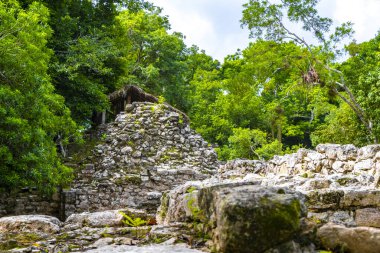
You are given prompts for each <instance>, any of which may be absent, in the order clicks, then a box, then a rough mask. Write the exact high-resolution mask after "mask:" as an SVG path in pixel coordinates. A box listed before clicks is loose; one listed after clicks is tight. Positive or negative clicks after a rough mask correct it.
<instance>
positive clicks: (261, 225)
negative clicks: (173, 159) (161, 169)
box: [158, 182, 306, 252]
mask: <svg viewBox="0 0 380 253" xmlns="http://www.w3.org/2000/svg"><path fill="white" fill-rule="evenodd" d="M303 199H304V197H303V196H302V194H299V193H295V192H292V191H288V190H287V189H283V188H267V187H261V186H257V185H255V184H252V183H229V184H228V183H225V184H216V185H212V183H210V185H207V184H206V185H205V184H204V185H201V184H198V185H196V183H195V184H194V182H193V185H191V184H190V183H189V184H187V185H185V186H182V187H179V188H176V189H174V190H172V191H171V192H170V193H169V195H168V197H166V199H164V200H163V205H167V207H166V208H165V209H166V210H167V212H166V213H165V214H164V216H165V217H164V218H162V217H160V219H161V221H163V222H164V223H165V224H170V223H171V222H176V221H186V220H195V221H199V222H201V223H203V224H205V230H206V231H208V232H209V233H211V234H212V238H213V241H214V245H215V248H216V250H217V251H218V252H263V251H265V250H268V249H270V248H272V247H274V246H277V245H279V244H281V243H285V242H287V241H289V240H292V238H293V237H294V236H296V235H297V233H298V232H299V230H300V220H301V218H302V217H305V214H306V207H305V206H304V204H303ZM164 202H166V203H164ZM162 215H163V214H162V213H159V214H158V216H162ZM268 235H271V236H268ZM252 238H255V240H252Z"/></svg>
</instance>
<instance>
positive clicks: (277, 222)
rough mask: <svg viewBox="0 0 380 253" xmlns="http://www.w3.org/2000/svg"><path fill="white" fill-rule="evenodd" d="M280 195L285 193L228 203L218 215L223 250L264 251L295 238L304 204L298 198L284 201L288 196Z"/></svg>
mask: <svg viewBox="0 0 380 253" xmlns="http://www.w3.org/2000/svg"><path fill="white" fill-rule="evenodd" d="M281 196H285V195H283V194H281V195H277V196H275V197H271V198H266V197H263V198H261V199H260V201H259V203H256V204H252V205H237V204H234V205H229V203H225V204H224V210H223V212H222V213H221V214H222V217H220V218H218V220H219V222H222V223H224V224H223V225H222V229H221V230H220V231H219V235H218V236H219V239H218V240H219V241H220V244H221V245H222V248H221V250H222V251H223V252H245V250H248V249H250V250H252V252H263V251H265V250H267V249H269V248H271V247H272V246H273V245H278V244H280V243H283V242H286V241H288V240H290V239H292V238H293V236H294V235H295V234H296V233H297V232H298V231H299V229H300V218H301V216H302V210H301V204H300V202H299V200H297V199H293V200H288V201H284V199H286V197H284V199H281ZM220 225H221V224H218V226H220ZM252 238H255V240H252ZM242 244H244V245H242Z"/></svg>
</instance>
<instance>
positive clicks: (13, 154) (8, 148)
mask: <svg viewBox="0 0 380 253" xmlns="http://www.w3.org/2000/svg"><path fill="white" fill-rule="evenodd" d="M0 20H1V22H0V59H1V61H0V175H1V177H0V187H6V188H12V187H20V186H30V185H32V186H37V187H39V188H40V189H42V190H44V191H50V190H53V189H54V187H55V186H57V185H60V184H62V183H65V182H67V181H68V180H69V179H70V172H71V170H70V169H69V168H67V167H65V166H63V165H62V164H61V163H60V161H59V159H58V154H57V150H56V145H57V143H56V142H55V141H54V140H58V142H62V141H65V140H67V138H69V137H72V136H74V135H76V125H75V123H74V122H73V121H72V120H71V118H70V111H69V110H68V108H67V107H66V106H65V105H64V99H63V97H61V96H59V95H57V94H55V92H54V87H53V86H52V84H51V82H50V77H49V76H48V74H47V70H48V63H49V60H50V57H51V55H52V51H51V50H49V49H48V48H47V47H46V44H47V40H48V38H49V37H50V35H51V32H52V31H51V29H50V27H49V25H48V21H49V12H48V9H47V8H45V7H44V6H43V5H42V4H40V3H37V2H34V3H32V4H30V5H29V6H28V7H27V8H26V9H25V10H24V9H23V8H21V6H20V4H19V3H18V1H16V0H4V1H1V2H0Z"/></svg>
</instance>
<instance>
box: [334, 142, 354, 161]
mask: <svg viewBox="0 0 380 253" xmlns="http://www.w3.org/2000/svg"><path fill="white" fill-rule="evenodd" d="M357 152H358V149H357V148H356V147H355V146H354V145H352V144H347V145H342V146H340V147H339V148H338V150H337V158H338V159H339V160H340V161H349V160H356V158H357Z"/></svg>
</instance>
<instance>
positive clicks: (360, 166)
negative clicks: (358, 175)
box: [354, 159, 375, 171]
mask: <svg viewBox="0 0 380 253" xmlns="http://www.w3.org/2000/svg"><path fill="white" fill-rule="evenodd" d="M374 166H375V164H374V163H373V160H372V159H366V160H361V161H359V162H357V163H355V165H354V170H355V171H362V170H371V169H372V168H374Z"/></svg>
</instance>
